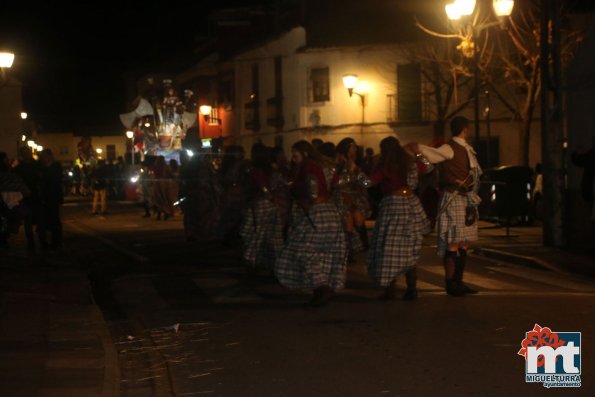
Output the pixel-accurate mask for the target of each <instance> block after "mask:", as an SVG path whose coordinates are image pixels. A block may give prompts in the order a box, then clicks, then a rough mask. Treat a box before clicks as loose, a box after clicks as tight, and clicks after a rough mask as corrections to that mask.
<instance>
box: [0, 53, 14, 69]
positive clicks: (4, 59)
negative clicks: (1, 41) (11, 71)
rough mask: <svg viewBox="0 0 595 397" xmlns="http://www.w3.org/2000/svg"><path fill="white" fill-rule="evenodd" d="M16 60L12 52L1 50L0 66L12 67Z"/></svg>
mask: <svg viewBox="0 0 595 397" xmlns="http://www.w3.org/2000/svg"><path fill="white" fill-rule="evenodd" d="M13 62H14V54H13V53H12V52H0V68H10V67H11V66H12V63H13Z"/></svg>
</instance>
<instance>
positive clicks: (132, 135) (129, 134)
mask: <svg viewBox="0 0 595 397" xmlns="http://www.w3.org/2000/svg"><path fill="white" fill-rule="evenodd" d="M133 137H134V132H132V131H126V138H128V139H132V138H133Z"/></svg>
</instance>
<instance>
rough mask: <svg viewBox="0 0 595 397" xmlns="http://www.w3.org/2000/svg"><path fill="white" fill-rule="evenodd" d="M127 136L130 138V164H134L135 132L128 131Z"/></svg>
mask: <svg viewBox="0 0 595 397" xmlns="http://www.w3.org/2000/svg"><path fill="white" fill-rule="evenodd" d="M126 138H128V139H130V164H131V165H134V132H132V131H126Z"/></svg>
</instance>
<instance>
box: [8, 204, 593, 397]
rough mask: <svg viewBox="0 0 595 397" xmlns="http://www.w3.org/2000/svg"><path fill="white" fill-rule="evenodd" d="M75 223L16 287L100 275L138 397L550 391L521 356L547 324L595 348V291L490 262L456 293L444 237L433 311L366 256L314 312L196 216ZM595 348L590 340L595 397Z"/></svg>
mask: <svg viewBox="0 0 595 397" xmlns="http://www.w3.org/2000/svg"><path fill="white" fill-rule="evenodd" d="M64 213H65V214H64V219H65V229H66V240H65V244H64V245H65V248H64V249H63V251H61V252H56V253H51V254H49V255H44V257H39V256H38V254H36V255H33V256H32V257H28V258H26V257H24V256H23V255H24V254H23V252H24V251H21V247H19V244H21V243H22V242H20V241H15V242H14V246H13V248H11V249H10V252H9V254H10V256H8V258H11V259H12V260H13V262H14V263H11V264H9V263H7V262H8V261H6V262H5V261H4V260H3V261H2V262H3V265H2V267H3V268H4V269H3V274H4V276H3V277H8V276H9V275H11V274H13V275H14V274H18V273H19V272H26V271H32V270H34V269H39V267H40V266H45V267H48V266H49V267H50V269H55V270H56V271H57V272H64V271H68V270H69V269H70V270H77V269H80V270H83V271H84V272H85V273H86V274H88V276H89V280H90V283H91V288H92V291H93V297H94V299H95V302H96V303H97V304H98V305H99V307H100V308H101V310H102V311H103V316H104V318H105V320H106V322H107V326H108V328H109V331H110V333H111V339H112V342H113V348H115V351H116V352H117V357H118V359H117V366H118V371H117V373H118V376H119V382H120V388H121V389H120V390H121V395H122V396H125V397H131V396H187V395H188V396H189V395H213V396H265V395H266V396H304V395H316V396H318V395H320V396H323V395H324V396H346V395H352V396H374V395H380V396H384V395H386V396H430V395H444V396H456V395H466V396H501V395H505V394H510V395H519V394H521V393H523V394H525V395H540V394H541V393H543V390H542V389H543V387H542V386H541V385H540V384H527V383H525V380H524V360H523V358H522V357H521V356H518V355H517V352H518V350H519V349H520V347H521V345H520V343H521V341H522V340H523V339H524V336H525V332H527V331H530V330H531V329H532V328H533V326H534V324H535V323H537V324H539V325H541V326H543V327H546V326H547V327H550V328H551V329H552V330H555V331H560V332H563V331H567V332H574V331H577V332H582V335H583V337H584V338H585V339H586V340H587V341H588V340H589V339H590V336H591V335H593V334H594V333H595V332H594V331H595V324H594V323H593V321H591V319H592V318H593V314H594V313H595V301H594V300H593V296H594V295H595V282H593V280H588V279H585V278H582V277H578V276H571V275H560V274H556V273H553V272H550V271H546V270H541V269H533V268H528V267H523V266H519V265H514V264H506V263H499V262H497V261H493V260H489V259H485V258H480V257H477V256H474V257H473V258H472V261H471V262H470V266H469V270H468V275H467V276H466V279H467V281H468V283H469V284H470V285H472V286H474V287H476V288H477V289H479V290H480V293H479V294H478V295H477V296H467V297H463V298H453V297H449V296H447V295H446V294H445V293H444V291H443V287H442V280H443V270H442V268H441V265H440V262H439V260H438V257H437V256H436V254H435V247H433V241H434V240H433V236H429V237H427V238H426V241H425V243H424V248H423V257H422V260H421V262H420V266H419V278H420V281H419V287H420V290H421V294H420V299H418V300H417V301H414V302H403V301H394V302H383V301H379V300H378V299H377V297H378V295H379V293H380V290H378V289H377V288H375V287H374V286H373V284H372V282H371V281H370V280H369V279H368V278H367V275H366V269H365V265H364V263H365V257H361V256H360V257H358V258H357V260H356V261H355V262H354V263H351V264H350V265H349V267H348V284H347V288H346V289H345V290H343V291H341V292H340V293H339V294H338V296H336V297H335V298H334V299H333V301H332V302H331V303H330V304H329V305H328V306H326V307H323V308H318V309H309V308H304V307H303V305H302V304H303V302H305V301H306V300H307V299H308V291H305V292H304V293H301V292H300V291H290V290H287V289H284V288H283V287H281V286H279V285H278V284H277V283H276V282H275V280H273V279H272V278H271V279H262V278H258V277H256V276H253V275H250V274H248V273H247V272H246V269H245V268H244V267H243V266H242V264H241V257H240V251H239V246H238V245H235V246H224V245H218V244H203V245H201V244H198V243H186V242H185V241H184V238H183V232H182V226H181V221H180V218H181V217H180V216H177V217H174V218H172V219H170V220H168V221H166V222H164V221H161V222H158V221H155V220H154V219H144V218H141V215H142V211H140V210H139V208H137V207H135V206H133V205H130V204H119V205H113V206H112V207H111V208H110V212H109V214H108V215H106V216H91V215H90V214H89V208H88V204H87V203H80V202H73V203H70V204H67V205H66V207H65V211H64ZM515 231H516V232H518V233H517V236H518V234H522V233H523V231H522V229H521V228H518V229H515ZM513 238H514V237H513ZM517 238H518V237H517ZM496 241H500V245H502V244H501V243H502V241H503V240H496ZM490 242H491V243H493V241H491V240H490V239H487V238H484V239H482V240H480V241H479V243H478V244H477V245H481V244H482V243H483V244H484V246H486V245H487V244H489V243H490ZM493 244H494V243H493ZM17 259H18V260H17ZM13 288H14V287H13ZM402 289H403V287H401V290H402ZM13 294H14V293H13ZM74 294H75V291H74V290H71V291H69V292H63V295H64V296H63V297H62V298H60V296H58V297H55V299H56V300H60V299H63V300H67V297H68V296H71V297H72V295H74ZM27 299H28V301H29V303H31V302H32V301H34V300H35V299H36V298H35V297H34V296H28V297H27ZM37 299H43V298H39V297H38V298H37ZM594 353H595V351H594V349H593V347H592V344H590V343H586V344H585V346H584V347H583V349H582V368H584V370H583V372H582V374H581V378H582V379H583V381H584V383H583V384H582V389H584V391H583V393H587V394H589V393H590V392H589V391H591V393H592V392H593V390H594V386H593V384H592V383H590V382H589V379H592V378H593V371H594V370H593V367H592V365H591V363H592V360H591V357H593V354H594ZM1 361H2V366H3V367H4V365H6V363H5V360H4V359H3V360H1ZM115 364H116V361H115V360H114V362H113V363H110V362H109V361H108V360H106V361H105V365H106V366H108V365H115ZM106 370H107V369H106ZM5 381H6V380H3V381H2V382H5ZM65 384H66V383H65ZM72 387H74V386H73V385H72V383H69V386H68V387H67V389H63V390H73V389H72ZM3 390H5V389H3ZM55 390H60V388H59V385H58V386H57V389H55ZM548 392H549V394H552V395H568V393H572V392H574V390H572V391H571V390H567V389H566V390H565V389H559V390H556V391H554V390H548ZM8 395H11V396H12V395H15V396H16V395H25V394H8ZM44 395H45V394H44ZM52 395H66V394H60V393H58V394H52ZM72 395H75V394H72ZM76 395H81V394H76ZM90 395H91V394H90Z"/></svg>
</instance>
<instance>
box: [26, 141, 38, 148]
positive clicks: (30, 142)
mask: <svg viewBox="0 0 595 397" xmlns="http://www.w3.org/2000/svg"><path fill="white" fill-rule="evenodd" d="M27 146H29V147H30V148H33V147H35V146H37V145H36V144H35V141H27Z"/></svg>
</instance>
